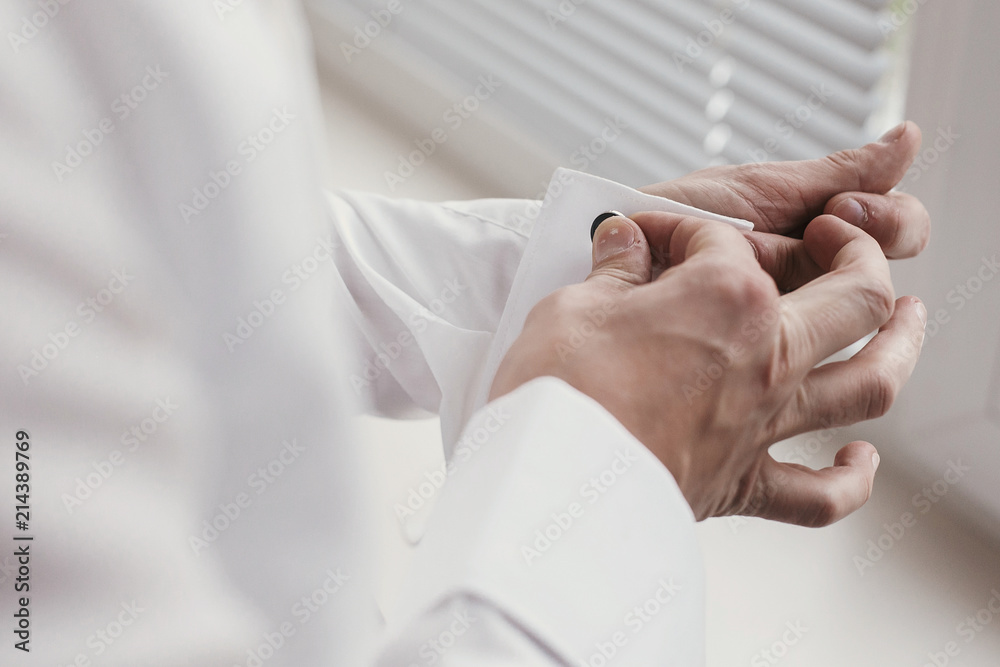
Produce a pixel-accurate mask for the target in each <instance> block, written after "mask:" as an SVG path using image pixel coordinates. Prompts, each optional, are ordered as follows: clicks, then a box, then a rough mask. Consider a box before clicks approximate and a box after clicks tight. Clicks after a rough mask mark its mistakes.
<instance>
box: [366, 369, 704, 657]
mask: <svg viewBox="0 0 1000 667" xmlns="http://www.w3.org/2000/svg"><path fill="white" fill-rule="evenodd" d="M447 474H448V477H449V479H448V483H447V484H446V485H445V487H444V490H443V492H442V495H441V496H440V498H439V499H438V504H437V505H436V507H435V510H434V513H433V515H432V517H431V520H430V523H429V525H428V528H427V532H426V534H425V536H424V538H423V541H422V542H421V544H420V546H419V548H418V551H417V555H416V558H415V562H414V565H413V568H412V571H411V573H410V576H409V579H408V582H407V586H406V588H405V590H404V593H403V595H402V597H401V601H400V608H399V609H398V610H397V613H396V614H395V616H394V617H395V618H396V619H397V620H398V624H397V625H395V627H392V628H390V631H389V634H388V640H387V643H386V646H385V648H384V650H383V653H382V654H381V656H380V658H379V660H378V661H377V665H379V667H390V666H391V667H398V666H401V665H402V666H409V665H427V664H441V665H525V664H528V665H563V664H568V665H580V664H584V665H592V664H608V663H609V662H610V661H611V660H612V659H614V660H616V661H617V663H616V664H632V665H652V664H656V665H700V664H704V639H703V635H704V621H703V618H704V608H703V605H704V603H703V598H704V584H703V573H702V569H701V560H700V554H699V550H698V546H697V541H696V538H695V534H694V517H693V514H692V512H691V510H690V508H689V506H688V504H687V502H686V501H685V499H684V497H683V495H682V494H681V492H680V490H679V489H678V487H677V485H676V483H675V481H674V479H673V477H672V476H671V475H670V473H669V472H668V471H667V469H666V468H665V467H664V466H663V465H662V464H661V463H660V462H659V461H658V460H657V459H656V458H655V457H654V456H653V455H652V454H651V453H650V452H649V451H648V450H647V449H646V448H645V447H644V446H642V444H641V443H639V442H638V441H637V440H636V439H635V438H634V437H633V436H632V435H631V434H629V433H628V431H626V429H625V428H624V427H623V426H622V425H621V424H620V423H619V422H617V421H616V420H615V419H614V417H612V416H611V415H610V414H609V413H608V412H606V411H605V410H604V409H603V408H602V407H601V406H600V405H599V404H597V403H596V402H594V401H593V400H591V399H590V398H588V397H586V396H584V395H583V394H580V393H579V392H577V391H576V390H574V389H572V388H571V387H569V386H568V385H566V384H565V383H563V382H562V381H560V380H556V379H554V378H541V379H538V380H535V381H533V382H531V383H528V384H527V385H524V386H523V387H521V388H519V389H518V390H516V391H514V392H512V393H511V394H508V395H507V396H504V397H503V398H501V399H499V400H497V401H495V402H493V403H491V404H490V405H488V406H486V407H485V408H484V409H482V410H481V411H479V412H477V413H476V414H475V416H474V417H473V419H472V420H471V422H470V423H469V425H468V427H467V428H466V429H465V430H464V432H463V434H462V437H461V438H460V439H459V442H458V444H457V446H456V448H455V453H454V456H453V457H452V459H451V461H450V462H449V465H448V467H447Z"/></svg>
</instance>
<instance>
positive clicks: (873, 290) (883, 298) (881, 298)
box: [857, 278, 896, 325]
mask: <svg viewBox="0 0 1000 667" xmlns="http://www.w3.org/2000/svg"><path fill="white" fill-rule="evenodd" d="M857 294H858V298H859V299H860V300H861V303H862V304H863V306H864V307H865V308H866V309H867V310H868V312H870V313H871V314H872V317H873V319H874V320H875V321H876V322H878V324H879V325H881V324H884V323H885V322H887V321H888V320H889V318H890V317H892V312H893V310H894V309H895V307H896V292H895V290H894V289H893V286H892V283H891V282H889V280H888V279H884V278H879V279H873V280H870V281H868V282H865V283H864V284H862V285H861V286H860V287H859V289H858V292H857Z"/></svg>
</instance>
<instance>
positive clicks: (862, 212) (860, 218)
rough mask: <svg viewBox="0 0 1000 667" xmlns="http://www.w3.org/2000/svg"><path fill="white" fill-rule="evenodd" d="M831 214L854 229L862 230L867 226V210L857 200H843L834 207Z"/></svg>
mask: <svg viewBox="0 0 1000 667" xmlns="http://www.w3.org/2000/svg"><path fill="white" fill-rule="evenodd" d="M833 214H834V215H835V216H837V217H838V218H840V219H841V220H843V221H844V222H849V223H851V224H852V225H854V226H855V227H860V228H861V229H864V228H865V227H867V226H868V209H867V208H865V207H864V206H863V205H862V204H861V202H859V201H858V200H857V199H845V200H844V201H842V202H840V203H839V204H837V205H836V206H835V207H834V209H833Z"/></svg>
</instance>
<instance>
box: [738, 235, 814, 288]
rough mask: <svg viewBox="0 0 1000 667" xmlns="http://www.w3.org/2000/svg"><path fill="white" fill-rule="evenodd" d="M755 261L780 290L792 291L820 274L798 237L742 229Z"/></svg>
mask: <svg viewBox="0 0 1000 667" xmlns="http://www.w3.org/2000/svg"><path fill="white" fill-rule="evenodd" d="M744 236H746V239H747V241H749V242H750V245H751V246H752V247H753V249H754V252H755V253H756V255H757V262H758V263H759V264H760V266H761V268H762V269H764V270H765V271H766V272H767V274H768V275H769V276H771V278H773V279H774V282H775V284H776V285H777V286H778V289H780V290H781V291H782V292H791V291H794V290H797V289H798V288H800V287H802V286H803V285H805V284H806V283H809V282H811V281H813V280H815V279H816V278H818V277H820V276H821V275H823V273H824V272H823V269H822V268H820V266H819V265H818V264H817V263H816V262H815V261H813V258H812V257H810V256H809V253H808V252H806V248H805V245H804V244H803V243H802V240H801V239H791V238H788V237H787V236H781V235H780V234H768V233H767V232H744Z"/></svg>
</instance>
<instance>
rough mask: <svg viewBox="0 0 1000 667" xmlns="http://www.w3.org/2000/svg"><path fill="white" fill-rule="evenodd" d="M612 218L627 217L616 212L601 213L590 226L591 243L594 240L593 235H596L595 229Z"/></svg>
mask: <svg viewBox="0 0 1000 667" xmlns="http://www.w3.org/2000/svg"><path fill="white" fill-rule="evenodd" d="M614 217H619V218H627V217H628V216H627V215H625V214H624V213H620V212H618V211H608V212H607V213H601V214H600V215H599V216H597V217H596V218H594V224H592V225H591V226H590V240H591V241H593V240H594V234H596V233H597V228H598V227H600V226H601V223H602V222H604V221H605V220H607V219H608V218H614Z"/></svg>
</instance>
